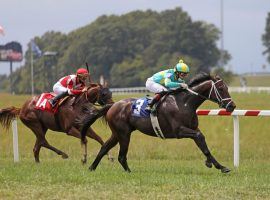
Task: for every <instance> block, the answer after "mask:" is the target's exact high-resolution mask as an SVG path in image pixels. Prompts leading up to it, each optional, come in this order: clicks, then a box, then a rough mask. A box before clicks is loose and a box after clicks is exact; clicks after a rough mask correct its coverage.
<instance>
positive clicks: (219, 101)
mask: <svg viewBox="0 0 270 200" xmlns="http://www.w3.org/2000/svg"><path fill="white" fill-rule="evenodd" d="M220 81H222V80H221V79H219V80H217V81H216V82H214V81H213V80H211V89H210V91H209V95H208V97H206V96H204V95H201V94H199V93H197V92H195V91H193V90H191V89H189V88H187V91H189V92H190V93H192V94H195V95H197V96H199V97H201V98H203V99H205V100H209V101H212V102H214V103H217V104H218V105H219V107H225V109H227V108H228V106H229V105H230V104H231V103H232V102H233V101H232V98H223V97H222V96H221V95H220V93H219V91H218V89H217V87H216V84H217V83H219V82H220ZM213 92H214V95H215V97H216V99H217V100H213V99H211V96H212V93H213ZM225 101H228V103H227V104H226V105H225V103H224V102H225Z"/></svg>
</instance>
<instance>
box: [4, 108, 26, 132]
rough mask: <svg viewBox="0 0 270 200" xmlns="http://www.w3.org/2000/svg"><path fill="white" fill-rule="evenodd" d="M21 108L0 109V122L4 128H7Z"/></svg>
mask: <svg viewBox="0 0 270 200" xmlns="http://www.w3.org/2000/svg"><path fill="white" fill-rule="evenodd" d="M20 111H21V109H20V108H15V107H13V106H12V107H9V108H3V109H0V124H1V125H2V126H3V128H4V129H6V130H8V129H9V127H10V124H11V122H12V120H14V119H15V118H16V117H18V115H19V114H20Z"/></svg>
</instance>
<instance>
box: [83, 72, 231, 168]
mask: <svg viewBox="0 0 270 200" xmlns="http://www.w3.org/2000/svg"><path fill="white" fill-rule="evenodd" d="M188 86H189V88H188V89H187V90H183V89H177V90H175V91H172V92H169V93H168V94H167V95H165V96H164V97H163V99H161V101H160V103H159V105H158V106H157V113H158V121H159V125H160V128H161V131H162V132H163V135H164V137H165V138H177V139H180V138H190V139H193V140H194V142H195V143H196V145H197V146H198V147H199V149H200V150H201V151H202V153H203V154H204V155H205V156H206V158H207V159H206V161H205V165H206V166H207V167H209V168H211V167H212V164H213V165H214V166H215V167H216V168H217V169H220V170H221V172H223V173H227V172H229V171H230V169H228V168H227V167H224V166H222V165H221V164H220V163H219V162H218V161H217V160H216V159H215V158H214V156H212V154H211V153H210V151H209V149H208V147H207V144H206V141H205V137H204V135H203V133H202V132H201V131H200V129H199V128H198V125H199V123H198V116H197V114H196V110H197V108H198V107H199V106H200V105H201V104H202V103H203V102H204V101H205V100H211V101H214V102H216V103H217V104H219V106H220V107H222V108H225V109H226V111H228V112H232V111H233V110H234V109H235V107H236V106H235V103H234V102H233V101H232V99H231V97H230V94H229V92H228V87H227V86H226V84H225V83H224V82H223V80H222V79H221V78H220V77H218V76H215V77H213V76H211V75H209V74H206V73H200V74H198V75H196V76H195V77H194V78H193V79H191V81H190V82H189V84H188ZM136 100H137V99H134V98H129V99H124V100H121V101H119V102H116V103H114V104H113V105H112V107H111V108H110V109H109V110H108V112H107V113H106V116H105V118H106V120H107V122H108V124H109V126H110V129H111V131H112V135H111V137H110V138H109V139H108V140H107V141H106V142H105V144H104V145H103V146H102V147H101V149H100V151H99V153H98V155H97V157H96V159H95V160H94V162H93V163H92V165H91V166H90V167H89V169H90V170H91V171H92V170H95V169H96V167H97V166H98V164H99V162H100V160H101V159H102V157H103V156H104V155H105V154H106V153H107V152H108V151H109V150H110V149H111V148H113V147H114V146H115V145H116V144H117V143H118V142H119V145H120V150H119V155H118V161H119V162H120V164H121V165H122V167H123V168H124V170H125V171H127V172H130V169H129V167H128V164H127V157H126V156H127V152H128V147H129V142H130V135H131V132H132V131H134V130H139V131H140V132H142V133H144V134H147V135H150V136H153V137H157V135H156V134H155V131H154V129H153V127H152V124H151V120H150V118H139V117H136V116H133V115H132V112H133V111H132V104H133V102H134V101H136ZM95 120H96V117H95V116H93V117H92V119H91V117H89V118H88V121H85V124H84V125H83V127H82V131H81V134H82V138H81V139H82V141H83V140H84V138H85V135H86V133H87V128H88V127H89V126H90V125H91V124H92V123H93V122H94V121H95Z"/></svg>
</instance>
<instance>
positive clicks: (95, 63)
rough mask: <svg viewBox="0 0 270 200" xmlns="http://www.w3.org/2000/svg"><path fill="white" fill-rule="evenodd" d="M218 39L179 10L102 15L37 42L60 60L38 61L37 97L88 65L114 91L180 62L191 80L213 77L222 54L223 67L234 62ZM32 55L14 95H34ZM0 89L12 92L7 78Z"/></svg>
mask: <svg viewBox="0 0 270 200" xmlns="http://www.w3.org/2000/svg"><path fill="white" fill-rule="evenodd" d="M219 36H220V32H219V30H218V29H217V27H215V26H214V25H213V24H209V23H206V22H204V21H193V20H192V19H191V17H190V16H189V15H188V13H187V12H184V11H183V10H182V9H181V8H180V7H177V8H175V9H171V10H165V11H162V12H156V11H152V10H147V11H133V12H130V13H127V14H124V15H120V16H118V15H109V16H107V15H103V16H100V17H99V18H97V19H96V20H95V21H94V22H92V23H90V24H88V25H86V26H84V27H81V28H79V29H77V30H74V31H72V32H70V33H68V34H64V33H61V32H55V31H48V32H46V33H45V34H43V35H42V36H40V37H38V36H37V37H35V38H34V41H35V43H36V44H37V45H38V46H39V48H40V49H41V50H42V51H43V52H45V51H57V52H58V54H57V56H45V55H44V56H42V57H40V58H38V57H34V81H35V92H36V93H41V92H43V91H51V90H52V86H53V84H54V82H56V81H57V80H58V79H59V78H60V77H62V76H65V75H68V74H72V73H75V71H76V69H77V68H79V67H81V66H84V63H85V62H88V64H89V66H90V73H91V77H92V79H93V80H95V81H96V82H97V81H98V80H99V77H100V75H103V76H104V77H105V79H106V80H107V81H108V83H109V85H110V87H129V86H143V85H144V83H145V81H146V79H147V78H148V77H150V76H151V75H152V74H153V73H155V72H158V71H160V70H164V69H167V68H170V67H171V68H172V67H174V65H175V64H176V63H177V62H178V60H179V58H181V59H183V60H184V61H185V62H186V63H187V64H188V65H189V66H190V68H191V75H190V77H192V75H193V74H196V73H198V72H199V71H207V72H209V71H210V70H211V69H213V68H214V67H217V66H220V65H221V64H220V63H219V61H220V57H221V54H222V55H223V60H224V63H222V65H224V64H226V62H227V61H228V60H229V59H230V55H229V53H228V52H227V51H224V52H221V50H220V49H219V48H218V47H217V41H218V40H219ZM30 50H31V49H30V43H29V45H28V49H27V50H26V53H25V64H24V66H22V67H21V68H19V69H17V70H16V71H15V72H14V73H13V74H12V76H13V84H14V90H15V93H31V81H30V80H31V77H30V75H31V63H30V53H31V52H30ZM221 67H222V66H221ZM219 71H221V72H222V73H224V74H226V73H225V72H224V70H222V68H220V69H219ZM0 85H1V87H3V88H6V90H7V91H8V88H9V82H8V77H4V76H3V78H2V80H1V81H0Z"/></svg>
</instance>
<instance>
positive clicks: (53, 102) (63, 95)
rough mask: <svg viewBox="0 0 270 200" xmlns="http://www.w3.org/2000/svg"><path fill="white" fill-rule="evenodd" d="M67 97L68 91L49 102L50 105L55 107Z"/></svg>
mask: <svg viewBox="0 0 270 200" xmlns="http://www.w3.org/2000/svg"><path fill="white" fill-rule="evenodd" d="M65 96H68V91H66V92H62V93H60V94H58V95H56V96H55V97H53V98H51V99H50V100H49V103H50V104H51V105H52V107H55V106H56V103H57V101H58V100H59V99H62V98H64V97H65Z"/></svg>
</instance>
